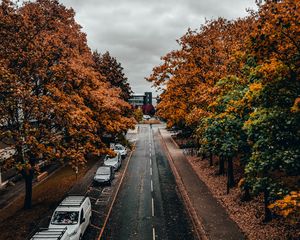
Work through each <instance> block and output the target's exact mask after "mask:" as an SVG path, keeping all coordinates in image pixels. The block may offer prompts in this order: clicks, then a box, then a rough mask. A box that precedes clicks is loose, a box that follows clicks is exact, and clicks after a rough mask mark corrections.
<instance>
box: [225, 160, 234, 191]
mask: <svg viewBox="0 0 300 240" xmlns="http://www.w3.org/2000/svg"><path fill="white" fill-rule="evenodd" d="M233 186H234V175H233V162H232V158H231V157H229V158H227V194H228V193H229V189H230V188H232V187H233Z"/></svg>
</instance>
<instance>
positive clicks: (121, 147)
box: [114, 143, 127, 158]
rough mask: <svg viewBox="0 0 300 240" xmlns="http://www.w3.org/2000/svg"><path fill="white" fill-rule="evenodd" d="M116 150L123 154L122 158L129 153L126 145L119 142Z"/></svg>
mask: <svg viewBox="0 0 300 240" xmlns="http://www.w3.org/2000/svg"><path fill="white" fill-rule="evenodd" d="M114 150H115V151H117V152H119V153H120V154H121V157H122V158H125V157H126V155H127V149H126V147H124V146H123V145H121V144H119V143H118V144H116V145H115V147H114Z"/></svg>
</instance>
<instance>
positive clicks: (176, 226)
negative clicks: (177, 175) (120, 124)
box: [103, 125, 195, 240]
mask: <svg viewBox="0 0 300 240" xmlns="http://www.w3.org/2000/svg"><path fill="white" fill-rule="evenodd" d="M159 126H160V125H153V127H152V126H150V125H140V131H139V133H138V136H137V142H136V149H135V151H134V153H133V155H132V157H131V159H130V162H129V166H128V170H127V172H126V175H125V179H124V182H123V184H122V187H121V189H120V192H119V194H118V198H117V200H116V202H115V204H114V207H113V210H112V214H111V216H110V218H109V221H108V224H107V225H106V227H105V234H104V238H103V239H118V240H122V239H124V240H125V239H126V240H128V239H130V240H133V239H143V240H148V239H149V240H150V239H151V240H153V239H185V240H188V239H195V237H194V234H193V229H192V224H191V222H190V220H189V217H188V214H187V213H186V211H185V207H184V204H183V200H182V199H181V197H180V194H179V193H178V192H177V187H176V183H175V179H174V177H173V175H172V172H171V169H170V166H169V164H168V160H167V157H166V154H165V149H164V148H163V145H162V143H161V138H160V135H159V133H158V127H159Z"/></svg>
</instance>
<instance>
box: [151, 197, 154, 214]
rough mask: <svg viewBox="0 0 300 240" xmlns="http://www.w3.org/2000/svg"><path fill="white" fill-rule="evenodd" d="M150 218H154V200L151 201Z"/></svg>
mask: <svg viewBox="0 0 300 240" xmlns="http://www.w3.org/2000/svg"><path fill="white" fill-rule="evenodd" d="M151 209H152V217H154V199H153V198H152V201H151Z"/></svg>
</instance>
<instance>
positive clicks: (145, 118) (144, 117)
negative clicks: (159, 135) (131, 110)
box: [143, 115, 151, 120]
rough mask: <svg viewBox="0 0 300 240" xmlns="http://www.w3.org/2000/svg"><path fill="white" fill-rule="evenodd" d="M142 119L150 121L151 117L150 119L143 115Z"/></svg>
mask: <svg viewBox="0 0 300 240" xmlns="http://www.w3.org/2000/svg"><path fill="white" fill-rule="evenodd" d="M143 119H144V120H150V119H151V117H150V116H149V115H143Z"/></svg>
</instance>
